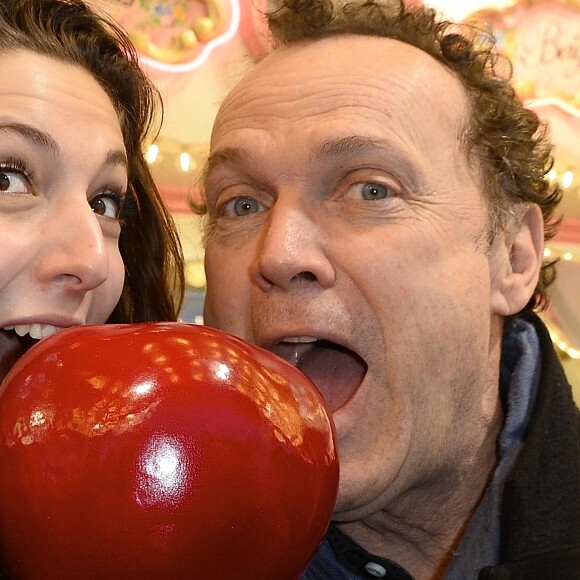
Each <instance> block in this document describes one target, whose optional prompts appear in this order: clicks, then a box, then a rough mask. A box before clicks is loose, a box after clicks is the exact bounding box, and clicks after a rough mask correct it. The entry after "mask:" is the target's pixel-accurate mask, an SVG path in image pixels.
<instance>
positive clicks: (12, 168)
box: [0, 157, 34, 181]
mask: <svg viewBox="0 0 580 580" xmlns="http://www.w3.org/2000/svg"><path fill="white" fill-rule="evenodd" d="M0 171H6V172H11V173H20V174H22V175H24V176H26V178H27V179H28V180H29V181H33V180H34V172H33V171H31V170H30V169H29V168H28V165H27V164H26V163H25V162H24V161H23V160H22V159H18V158H16V157H8V158H7V159H5V160H4V161H0Z"/></svg>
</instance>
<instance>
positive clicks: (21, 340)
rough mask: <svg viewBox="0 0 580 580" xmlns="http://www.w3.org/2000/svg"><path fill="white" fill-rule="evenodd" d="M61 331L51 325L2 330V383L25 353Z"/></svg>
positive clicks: (0, 361) (0, 335)
mask: <svg viewBox="0 0 580 580" xmlns="http://www.w3.org/2000/svg"><path fill="white" fill-rule="evenodd" d="M59 330H61V329H60V327H57V326H53V325H51V324H22V325H17V326H16V327H14V326H5V327H4V328H2V329H0V382H2V381H3V380H4V377H5V376H6V375H7V374H8V371H9V370H10V369H11V368H12V367H13V366H14V363H15V362H16V361H17V360H18V359H19V358H20V357H21V356H22V355H23V354H24V353H26V352H27V351H28V350H29V349H30V348H31V347H32V346H34V345H35V344H36V343H37V342H39V340H42V339H43V338H46V337H47V336H51V335H53V334H54V333H55V332H58V331H59Z"/></svg>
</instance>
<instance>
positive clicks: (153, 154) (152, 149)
mask: <svg viewBox="0 0 580 580" xmlns="http://www.w3.org/2000/svg"><path fill="white" fill-rule="evenodd" d="M158 155H159V145H157V143H151V145H149V148H148V149H147V153H145V161H147V163H149V165H151V164H152V163H155V161H157V156H158Z"/></svg>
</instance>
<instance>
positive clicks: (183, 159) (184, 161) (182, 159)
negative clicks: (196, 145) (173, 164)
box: [179, 151, 191, 173]
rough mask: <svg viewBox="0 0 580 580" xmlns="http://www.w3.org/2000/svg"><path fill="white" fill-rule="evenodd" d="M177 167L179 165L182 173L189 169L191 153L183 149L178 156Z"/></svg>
mask: <svg viewBox="0 0 580 580" xmlns="http://www.w3.org/2000/svg"><path fill="white" fill-rule="evenodd" d="M179 167H181V171H183V172H184V173H187V172H188V171H189V170H190V169H191V155H190V154H189V153H188V152H187V151H184V152H183V153H182V154H181V155H180V156H179Z"/></svg>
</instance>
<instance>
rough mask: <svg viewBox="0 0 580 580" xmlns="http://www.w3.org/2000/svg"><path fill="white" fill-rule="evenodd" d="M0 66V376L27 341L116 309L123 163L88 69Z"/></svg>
mask: <svg viewBox="0 0 580 580" xmlns="http://www.w3.org/2000/svg"><path fill="white" fill-rule="evenodd" d="M0 67H1V70H2V82H1V83H0V248H1V253H0V328H1V329H2V330H0V379H1V378H2V377H3V376H4V375H5V373H6V372H7V371H8V369H9V368H10V366H11V365H12V364H13V362H14V360H15V359H16V358H17V357H18V356H19V355H20V354H21V353H22V351H23V349H24V348H26V346H29V345H30V344H31V343H32V342H33V339H40V338H43V337H45V336H48V335H50V334H53V333H54V332H56V331H58V330H59V329H62V328H64V327H68V326H74V325H80V324H101V323H104V322H106V320H107V318H108V317H109V315H110V314H111V312H112V311H113V309H114V307H115V305H116V304H117V302H118V300H119V297H120V295H121V291H122V289H123V282H124V265H123V260H122V258H121V255H120V252H119V247H118V241H119V235H120V232H121V223H120V220H119V211H120V207H121V204H122V202H123V197H124V195H125V192H126V191H127V158H126V153H125V147H124V144H123V135H122V133H121V129H120V126H119V121H118V118H117V115H116V113H115V110H114V108H113V105H112V103H111V101H110V100H109V98H108V96H107V95H106V93H105V92H104V91H103V89H102V88H101V87H100V86H99V84H98V83H97V81H96V80H95V79H94V78H93V77H92V76H91V75H90V74H89V73H88V72H86V71H85V70H83V69H82V68H80V67H76V66H74V65H70V64H66V63H62V62H60V61H57V60H52V59H50V58H47V57H45V56H40V55H37V54H34V53H30V52H27V51H19V52H15V53H10V54H2V55H0Z"/></svg>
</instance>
